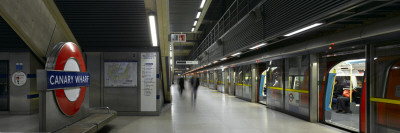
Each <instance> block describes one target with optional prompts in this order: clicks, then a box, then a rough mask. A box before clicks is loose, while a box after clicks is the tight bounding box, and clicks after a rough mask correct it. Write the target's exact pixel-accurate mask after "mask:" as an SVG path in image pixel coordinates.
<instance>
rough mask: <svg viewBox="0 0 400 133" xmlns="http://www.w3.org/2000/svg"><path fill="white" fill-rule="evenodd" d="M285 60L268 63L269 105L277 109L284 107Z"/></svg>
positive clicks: (267, 85)
mask: <svg viewBox="0 0 400 133" xmlns="http://www.w3.org/2000/svg"><path fill="white" fill-rule="evenodd" d="M283 67H284V66H283V60H282V59H280V60H273V61H269V62H268V63H267V70H266V87H267V106H268V107H271V108H276V109H283V105H284V101H283V100H284V99H283V82H282V77H283V76H282V74H283Z"/></svg>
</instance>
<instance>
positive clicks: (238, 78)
mask: <svg viewBox="0 0 400 133" xmlns="http://www.w3.org/2000/svg"><path fill="white" fill-rule="evenodd" d="M235 69H236V75H235V96H239V97H242V96H243V91H242V85H243V82H242V81H243V80H242V78H243V71H242V67H237V68H235Z"/></svg>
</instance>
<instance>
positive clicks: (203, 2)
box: [200, 0, 206, 8]
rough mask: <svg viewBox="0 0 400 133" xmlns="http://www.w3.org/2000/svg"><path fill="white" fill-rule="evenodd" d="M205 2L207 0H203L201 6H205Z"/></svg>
mask: <svg viewBox="0 0 400 133" xmlns="http://www.w3.org/2000/svg"><path fill="white" fill-rule="evenodd" d="M205 3H206V0H202V1H201V4H200V8H203V7H204V4H205Z"/></svg>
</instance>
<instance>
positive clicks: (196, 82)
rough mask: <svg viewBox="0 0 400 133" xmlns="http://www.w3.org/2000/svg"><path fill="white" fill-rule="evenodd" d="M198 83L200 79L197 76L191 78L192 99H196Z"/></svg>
mask: <svg viewBox="0 0 400 133" xmlns="http://www.w3.org/2000/svg"><path fill="white" fill-rule="evenodd" d="M199 85H200V80H199V78H193V92H192V97H193V99H194V100H196V97H197V88H199Z"/></svg>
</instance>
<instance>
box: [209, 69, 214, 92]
mask: <svg viewBox="0 0 400 133" xmlns="http://www.w3.org/2000/svg"><path fill="white" fill-rule="evenodd" d="M209 72H210V78H209V83H210V85H209V86H208V87H209V88H210V89H215V84H214V82H215V79H214V71H209Z"/></svg>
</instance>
